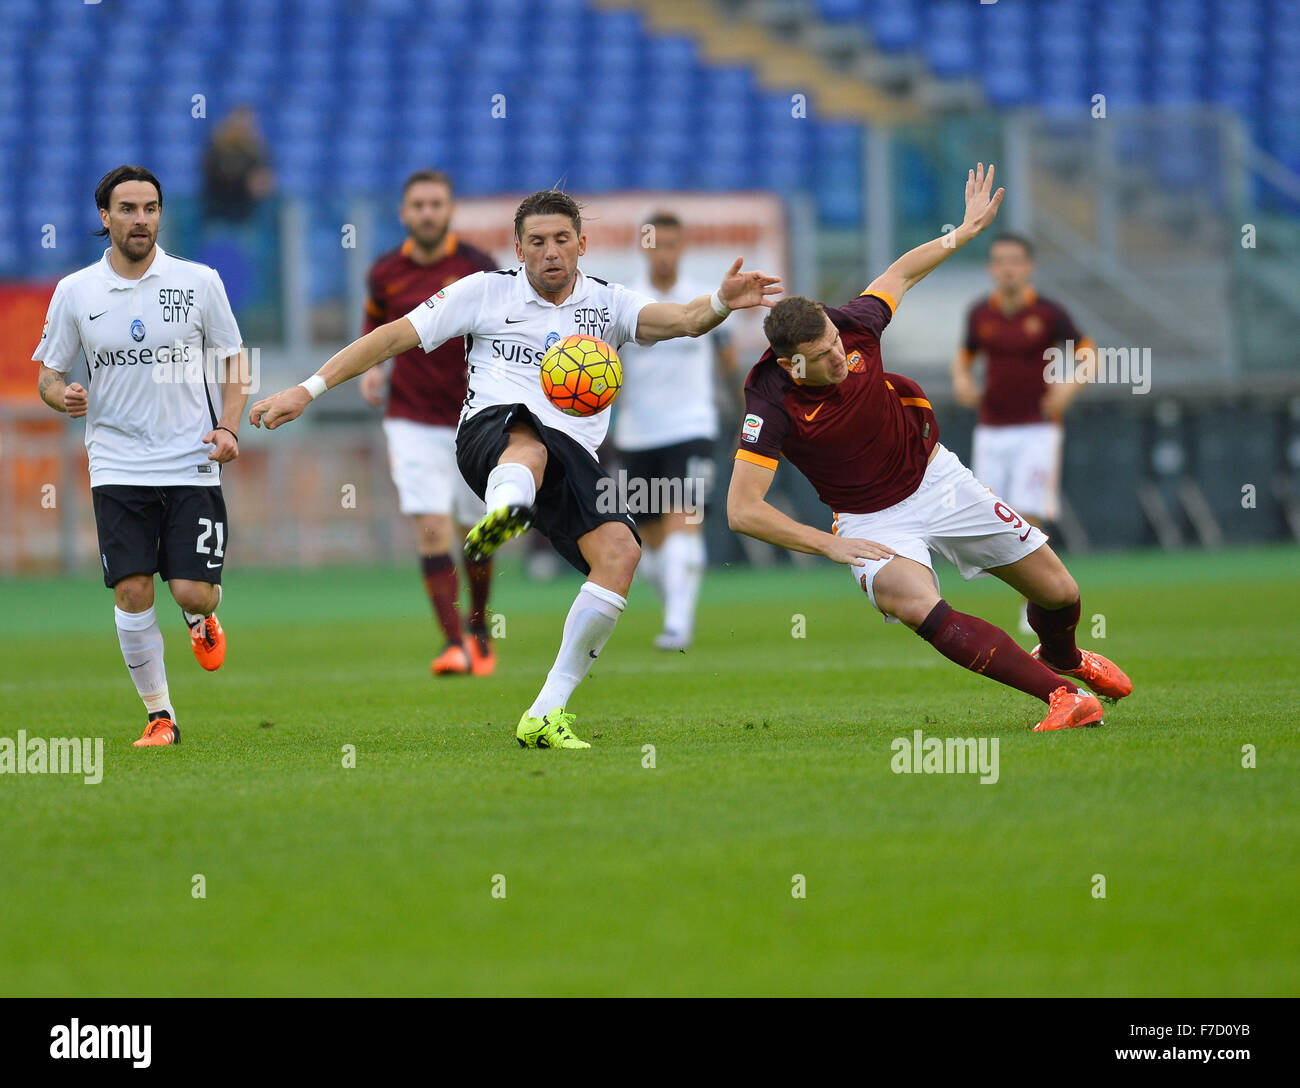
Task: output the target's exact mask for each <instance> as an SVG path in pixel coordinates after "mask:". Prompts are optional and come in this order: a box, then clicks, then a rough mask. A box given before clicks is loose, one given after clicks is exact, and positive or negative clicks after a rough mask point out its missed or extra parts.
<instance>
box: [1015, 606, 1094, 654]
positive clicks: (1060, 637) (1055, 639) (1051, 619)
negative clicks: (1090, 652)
mask: <svg viewBox="0 0 1300 1088" xmlns="http://www.w3.org/2000/svg"><path fill="white" fill-rule="evenodd" d="M1079 609H1080V602H1079V601H1077V600H1076V601H1075V602H1074V604H1067V605H1066V606H1065V607H1064V608H1055V609H1052V610H1051V611H1050V612H1049V611H1048V610H1047V609H1046V608H1039V607H1038V605H1036V604H1034V602H1033V601H1030V602H1029V605H1028V607H1027V608H1026V609H1025V615H1026V617H1027V618H1028V619H1029V626H1030V627H1032V628H1033V629H1034V634H1036V635H1037V636H1038V644H1039V645H1040V646H1041V647H1042V650H1040V651H1039V653H1040V656H1041V657H1043V658H1044V659H1045V660H1047V661H1050V662H1051V663H1052V664H1053V665H1055V666H1057V667H1058V668H1062V669H1077V668H1078V667H1079V662H1080V661H1082V660H1083V658H1082V656H1081V655H1080V654H1079V647H1078V646H1077V645H1075V642H1074V629H1075V627H1077V626H1078V624H1079Z"/></svg>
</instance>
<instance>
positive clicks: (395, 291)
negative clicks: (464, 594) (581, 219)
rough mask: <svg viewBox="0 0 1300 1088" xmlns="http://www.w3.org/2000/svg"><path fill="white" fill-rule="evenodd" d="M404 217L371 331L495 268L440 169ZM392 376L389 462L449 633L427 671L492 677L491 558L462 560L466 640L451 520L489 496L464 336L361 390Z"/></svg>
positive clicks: (370, 395)
mask: <svg viewBox="0 0 1300 1088" xmlns="http://www.w3.org/2000/svg"><path fill="white" fill-rule="evenodd" d="M399 215H400V217H401V221H402V226H404V227H405V228H406V234H407V237H406V241H404V242H403V243H402V244H401V246H400V247H398V248H397V249H394V250H392V251H390V252H388V253H385V254H384V255H383V256H382V257H380V258H379V259H378V260H377V261H375V263H374V265H373V266H371V269H370V276H369V288H370V298H369V300H368V301H367V303H366V315H365V320H364V323H363V331H364V332H373V331H374V330H375V329H377V328H379V326H380V325H382V324H384V323H385V322H387V321H391V320H392V319H393V318H394V317H400V316H401V315H403V314H406V313H409V312H410V311H411V310H413V309H415V307H417V306H418V305H420V303H422V302H423V301H424V300H425V299H426V298H428V297H429V296H430V295H432V294H434V293H435V292H437V291H440V290H442V289H443V288H444V287H449V286H450V285H451V284H453V283H455V282H456V281H457V280H459V279H462V278H463V277H465V276H468V275H471V274H472V273H474V272H484V271H488V270H490V269H493V268H495V267H496V264H495V262H493V260H492V259H491V258H490V257H489V256H488V255H487V254H486V253H484V252H482V251H481V250H478V249H475V248H474V247H473V246H470V245H466V244H465V243H464V242H462V241H461V240H460V239H459V238H457V237H456V235H455V234H453V233H452V231H451V229H450V228H451V216H452V185H451V179H450V178H449V177H448V176H447V175H446V174H444V173H443V172H442V171H441V170H420V171H418V172H416V173H414V174H412V175H411V176H410V177H409V178H407V179H406V184H405V185H404V186H403V187H402V204H401V209H400V211H399ZM385 378H387V384H388V403H387V406H386V408H385V410H384V437H385V438H386V439H387V441H388V461H389V467H390V469H391V471H392V474H393V484H394V486H396V488H397V498H398V504H399V506H400V507H401V511H402V513H403V514H406V515H408V516H409V517H410V518H411V520H412V521H413V522H414V525H415V533H416V541H417V548H418V549H419V555H420V573H421V575H422V577H423V579H424V588H425V591H426V593H427V594H428V596H429V603H430V604H431V605H432V606H433V613H434V615H435V616H436V617H437V619H438V623H439V625H440V626H441V627H442V634H443V638H444V640H445V643H444V646H443V649H442V652H441V653H440V654H439V655H438V656H437V657H436V658H434V660H433V661H432V662H431V663H430V665H429V668H430V670H431V671H432V672H433V674H434V675H435V676H445V675H457V674H464V673H468V672H471V671H472V672H473V673H474V675H475V676H488V675H490V674H491V673H492V670H493V669H494V668H495V667H496V654H495V653H494V652H493V650H492V644H491V642H490V640H489V638H488V629H487V602H488V590H489V587H490V586H491V583H492V564H491V563H490V562H486V563H470V562H468V561H467V562H466V563H465V577H466V580H467V581H468V582H469V589H470V611H469V617H468V621H469V622H468V624H467V626H468V628H469V632H468V633H469V637H468V638H466V637H465V632H464V631H463V630H462V627H461V619H460V612H459V610H458V607H457V603H458V598H459V596H460V587H459V585H458V584H457V582H458V579H457V577H456V561H455V560H454V559H453V558H452V556H451V550H452V537H453V533H454V532H455V528H454V526H453V518H454V522H455V526H459V527H460V535H461V536H463V535H464V533H465V529H466V528H467V527H468V526H470V525H473V524H474V523H475V522H476V521H478V519H479V518H481V517H482V516H483V501H482V499H480V498H479V497H478V496H477V495H475V494H474V492H472V491H471V490H470V489H469V485H468V484H466V483H465V481H464V479H463V478H462V477H461V474H460V469H458V468H457V467H456V423H457V420H458V418H459V416H460V406H461V404H463V403H464V401H465V393H466V390H467V388H468V384H467V382H468V379H467V375H466V369H465V341H464V340H463V339H461V338H460V337H459V336H457V337H454V338H453V339H451V340H448V341H446V343H444V344H441V345H440V346H438V347H437V348H435V349H434V350H433V351H428V352H426V351H424V350H423V349H422V348H420V347H418V346H417V347H415V348H412V349H411V350H410V351H404V352H402V354H400V355H398V356H397V358H396V359H394V360H393V362H392V366H391V369H390V370H389V372H388V374H387V375H385V368H384V367H378V366H377V367H374V368H372V369H370V370H367V371H366V372H365V374H363V375H362V377H361V395H362V396H363V397H365V398H366V400H368V401H369V402H370V403H371V404H380V403H382V402H383V400H384V384H385Z"/></svg>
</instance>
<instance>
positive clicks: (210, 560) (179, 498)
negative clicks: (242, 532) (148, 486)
mask: <svg viewBox="0 0 1300 1088" xmlns="http://www.w3.org/2000/svg"><path fill="white" fill-rule="evenodd" d="M159 490H160V491H161V492H162V493H163V496H164V513H163V524H162V534H161V539H160V543H159V548H158V573H159V574H160V575H162V578H163V580H164V581H167V582H171V581H172V580H173V579H182V580H188V581H192V582H207V583H209V584H211V585H220V584H221V574H222V571H223V570H224V568H225V563H226V555H227V549H228V548H229V546H230V526H229V523H228V521H227V519H226V502H225V498H224V496H223V495H222V493H221V487H220V486H216V487H198V486H185V487H164V488H160V489H159Z"/></svg>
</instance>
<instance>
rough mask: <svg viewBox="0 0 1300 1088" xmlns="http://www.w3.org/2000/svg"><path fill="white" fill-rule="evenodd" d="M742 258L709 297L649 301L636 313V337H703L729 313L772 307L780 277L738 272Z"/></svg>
mask: <svg viewBox="0 0 1300 1088" xmlns="http://www.w3.org/2000/svg"><path fill="white" fill-rule="evenodd" d="M744 263H745V258H744V257H737V258H736V263H735V264H733V265H732V266H731V267H730V268H729V269H727V274H726V275H725V276H723V277H722V283H721V284H720V285H719V287H718V289H717V290H716V291H714V292H713V294H712V295H701V296H700V297H699V298H697V299H693V300H692V301H690V302H684V303H683V302H652V303H651V304H650V305H649V306H642V307H641V312H640V313H639V314H637V321H636V338H637V340H638V342H640V343H642V344H651V343H654V342H656V341H658V340H672V339H674V338H676V337H678V336H703V335H704V334H705V333H706V332H709V331H710V330H711V329H716V328H717V327H718V326H719V325H721V324H722V323H723V321H725V320H726V318H727V315H728V314H729V313H731V311H732V310H747V309H749V308H750V307H751V306H775V305H776V299H775V297H774V296H775V295H779V294H780V293H781V277H780V276H769V275H768V274H767V273H766V272H742V271H741V270H740V266H741V265H742V264H744Z"/></svg>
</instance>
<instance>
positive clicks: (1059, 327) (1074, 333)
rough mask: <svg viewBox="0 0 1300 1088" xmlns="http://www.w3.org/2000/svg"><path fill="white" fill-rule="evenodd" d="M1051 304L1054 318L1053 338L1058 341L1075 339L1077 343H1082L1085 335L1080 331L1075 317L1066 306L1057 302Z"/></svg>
mask: <svg viewBox="0 0 1300 1088" xmlns="http://www.w3.org/2000/svg"><path fill="white" fill-rule="evenodd" d="M1051 306H1052V314H1053V318H1054V320H1053V322H1052V337H1053V339H1054V340H1056V341H1058V342H1060V341H1064V340H1073V341H1074V342H1075V343H1076V344H1078V343H1080V342H1081V341H1082V340H1083V339H1084V336H1083V333H1081V332H1080V331H1079V327H1078V326H1077V325H1075V323H1074V318H1072V317H1071V316H1070V315H1069V313H1068V312H1067V311H1066V309H1065V307H1064V306H1060V305H1058V304H1057V303H1055V302H1053V303H1052V304H1051Z"/></svg>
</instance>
